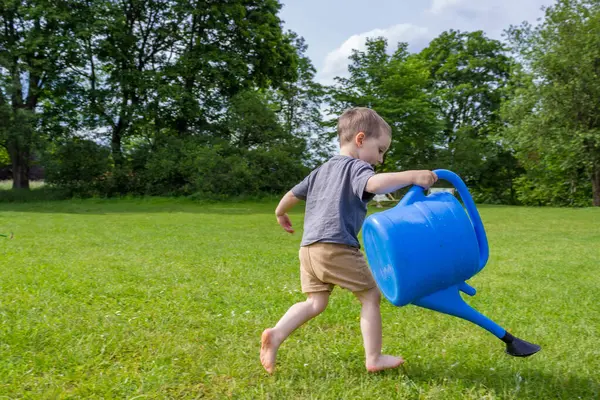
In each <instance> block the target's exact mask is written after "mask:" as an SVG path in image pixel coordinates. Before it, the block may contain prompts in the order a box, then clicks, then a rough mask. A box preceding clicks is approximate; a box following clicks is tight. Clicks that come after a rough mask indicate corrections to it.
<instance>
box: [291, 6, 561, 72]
mask: <svg viewBox="0 0 600 400" xmlns="http://www.w3.org/2000/svg"><path fill="white" fill-rule="evenodd" d="M282 3H283V8H282V10H281V13H280V16H281V18H282V19H283V20H284V21H285V22H284V28H286V29H291V30H293V31H295V32H296V33H298V34H299V35H300V36H303V37H304V38H305V39H306V42H307V44H308V46H309V47H308V56H309V57H310V58H311V59H312V61H313V64H314V65H315V67H316V68H317V71H318V74H317V80H318V81H320V82H321V83H331V82H332V79H333V77H334V76H339V75H343V74H345V73H346V71H347V68H346V67H347V65H348V63H347V58H348V55H350V53H351V50H352V49H353V48H358V49H362V48H364V47H363V46H364V42H365V39H366V38H367V37H373V36H384V37H386V38H388V42H389V44H390V47H392V48H395V44H396V43H398V42H400V41H401V42H408V43H409V49H410V50H412V51H419V50H421V49H422V48H423V47H425V46H427V44H428V43H429V41H430V40H431V39H433V38H435V37H436V36H438V35H439V34H440V33H441V32H443V31H445V30H448V29H458V30H462V31H472V30H483V31H485V32H486V33H487V35H488V36H489V37H492V38H495V39H500V38H501V34H502V32H503V30H504V29H506V28H508V27H509V26H510V25H511V24H513V25H516V24H520V23H521V22H522V21H529V22H531V23H535V22H536V20H537V19H538V18H540V17H542V16H543V11H542V10H541V7H542V6H544V5H551V4H552V3H553V1H552V0H504V1H502V0H396V1H393V0H371V1H370V2H369V1H365V0H362V1H359V0H282ZM391 50H393V49H391Z"/></svg>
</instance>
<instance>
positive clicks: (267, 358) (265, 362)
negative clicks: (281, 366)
mask: <svg viewBox="0 0 600 400" xmlns="http://www.w3.org/2000/svg"><path fill="white" fill-rule="evenodd" d="M278 348H279V345H278V344H277V343H276V341H275V334H274V332H273V329H271V328H267V329H265V330H264V332H263V333H262V335H261V337H260V362H261V364H262V366H263V367H265V369H266V370H267V372H268V373H269V374H272V373H273V372H274V371H275V358H276V357H277V349H278Z"/></svg>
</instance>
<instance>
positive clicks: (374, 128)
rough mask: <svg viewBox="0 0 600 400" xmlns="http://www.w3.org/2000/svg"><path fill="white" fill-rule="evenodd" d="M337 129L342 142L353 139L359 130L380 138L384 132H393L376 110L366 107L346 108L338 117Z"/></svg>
mask: <svg viewBox="0 0 600 400" xmlns="http://www.w3.org/2000/svg"><path fill="white" fill-rule="evenodd" d="M337 129H338V137H339V139H340V143H341V144H344V143H347V142H350V141H352V139H354V137H355V136H356V135H357V134H358V133H359V132H363V133H364V134H365V136H366V137H374V138H378V137H379V136H381V134H382V133H383V132H385V133H387V134H388V135H391V134H392V129H391V128H390V126H389V125H388V123H387V122H385V120H384V119H383V118H381V116H380V115H379V114H377V113H376V112H375V111H374V110H371V109H370V108H366V107H355V108H351V109H349V110H346V111H345V112H344V113H343V114H342V115H341V116H340V118H339V119H338V125H337Z"/></svg>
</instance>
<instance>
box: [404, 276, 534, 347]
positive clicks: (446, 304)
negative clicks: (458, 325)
mask: <svg viewBox="0 0 600 400" xmlns="http://www.w3.org/2000/svg"><path fill="white" fill-rule="evenodd" d="M459 291H462V292H464V293H466V294H468V295H469V296H473V295H474V294H475V292H476V291H475V289H474V288H473V287H471V286H470V285H469V284H467V283H466V282H463V283H460V284H458V285H454V286H450V287H449V288H446V289H444V290H440V291H438V292H435V293H432V294H430V295H427V296H425V297H422V298H420V299H418V300H415V301H413V304H415V305H417V306H419V307H423V308H428V309H430V310H434V311H438V312H441V313H444V314H449V315H453V316H455V317H459V318H462V319H465V320H467V321H470V322H472V323H474V324H476V325H479V326H480V327H482V328H483V329H486V330H487V331H489V332H490V333H491V334H493V335H494V336H496V337H497V338H498V339H500V340H502V341H503V342H504V343H505V344H506V353H507V354H509V355H511V356H515V357H527V356H530V355H533V354H535V353H537V352H538V351H539V350H540V349H541V347H540V346H538V345H536V344H533V343H529V342H526V341H525V340H522V339H519V338H517V337H515V336H513V335H511V334H510V333H508V332H507V331H506V330H505V329H504V328H502V327H501V326H500V325H498V324H496V323H495V322H494V321H492V320H491V319H489V318H487V317H486V316H485V315H483V314H481V313H480V312H478V311H477V310H475V309H474V308H473V307H471V306H469V305H468V304H467V303H466V302H465V301H464V300H463V299H462V297H461V296H460V293H459Z"/></svg>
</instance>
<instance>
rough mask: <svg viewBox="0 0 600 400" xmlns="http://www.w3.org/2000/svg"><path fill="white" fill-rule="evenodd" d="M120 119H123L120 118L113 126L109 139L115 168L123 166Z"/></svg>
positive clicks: (121, 125)
mask: <svg viewBox="0 0 600 400" xmlns="http://www.w3.org/2000/svg"><path fill="white" fill-rule="evenodd" d="M122 121H123V120H122V119H121V120H120V121H119V123H118V124H117V125H115V126H114V127H113V130H112V135H111V141H110V149H111V152H112V157H113V161H114V162H115V168H116V169H120V168H121V167H122V166H123V153H122V152H121V136H122V131H123V124H122Z"/></svg>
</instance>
